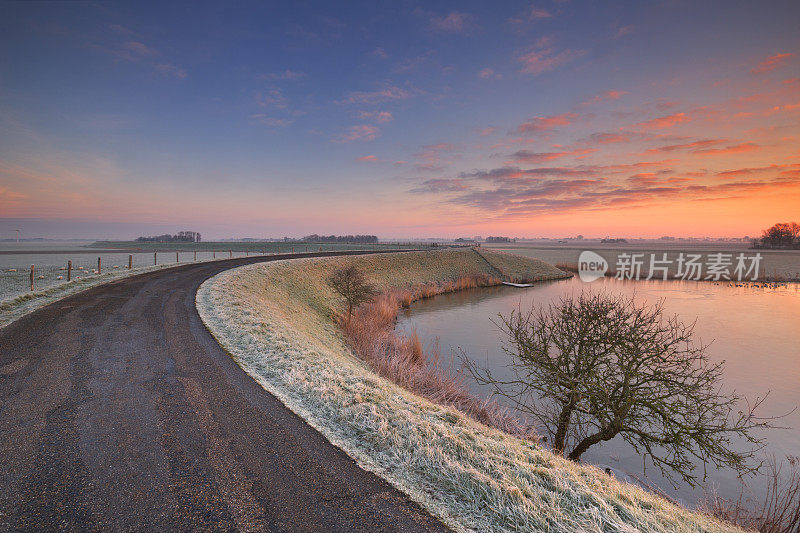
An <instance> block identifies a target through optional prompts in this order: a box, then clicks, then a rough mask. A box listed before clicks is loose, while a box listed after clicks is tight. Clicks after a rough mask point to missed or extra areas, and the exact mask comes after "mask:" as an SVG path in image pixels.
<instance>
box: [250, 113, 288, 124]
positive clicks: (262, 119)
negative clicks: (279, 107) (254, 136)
mask: <svg viewBox="0 0 800 533" xmlns="http://www.w3.org/2000/svg"><path fill="white" fill-rule="evenodd" d="M250 118H251V119H253V120H255V121H256V122H258V123H260V124H264V125H266V126H271V127H283V126H289V125H291V124H292V123H294V120H291V119H286V118H275V117H270V116H267V115H265V114H264V113H255V114H253V115H250Z"/></svg>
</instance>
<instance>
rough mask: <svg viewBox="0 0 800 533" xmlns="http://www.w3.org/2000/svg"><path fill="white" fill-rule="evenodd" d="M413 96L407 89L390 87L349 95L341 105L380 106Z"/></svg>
mask: <svg viewBox="0 0 800 533" xmlns="http://www.w3.org/2000/svg"><path fill="white" fill-rule="evenodd" d="M409 96H411V94H410V93H409V92H408V91H406V90H405V89H401V88H400V87H396V86H390V87H386V88H385V89H381V90H379V91H355V92H351V93H350V94H348V95H347V98H345V99H344V100H343V101H341V102H339V103H345V104H364V105H371V104H380V103H382V102H389V101H392V100H405V99H406V98H408V97H409Z"/></svg>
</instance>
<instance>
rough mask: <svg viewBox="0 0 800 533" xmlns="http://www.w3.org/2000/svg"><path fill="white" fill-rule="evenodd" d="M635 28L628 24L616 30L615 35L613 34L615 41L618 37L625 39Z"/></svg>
mask: <svg viewBox="0 0 800 533" xmlns="http://www.w3.org/2000/svg"><path fill="white" fill-rule="evenodd" d="M635 29H636V27H635V26H634V25H633V24H629V25H627V26H623V27H621V28H620V29H618V30H617V33H615V34H614V38H615V39H619V38H620V37H625V36H626V35H630V34H631V33H633V30H635Z"/></svg>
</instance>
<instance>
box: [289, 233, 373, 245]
mask: <svg viewBox="0 0 800 533" xmlns="http://www.w3.org/2000/svg"><path fill="white" fill-rule="evenodd" d="M303 242H346V243H358V244H375V243H377V242H378V237H376V236H375V235H317V234H316V233H315V234H314V235H306V236H305V237H303Z"/></svg>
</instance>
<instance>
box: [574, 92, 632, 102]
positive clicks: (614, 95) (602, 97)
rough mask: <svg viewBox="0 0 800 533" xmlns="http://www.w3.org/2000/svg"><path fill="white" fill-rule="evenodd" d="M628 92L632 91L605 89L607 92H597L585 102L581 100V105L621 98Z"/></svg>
mask: <svg viewBox="0 0 800 533" xmlns="http://www.w3.org/2000/svg"><path fill="white" fill-rule="evenodd" d="M626 94H630V93H628V91H614V90H609V91H605V92H602V93H600V94H596V95H594V96H592V97H591V98H589V99H588V100H586V101H585V102H581V105H594V104H599V103H601V102H607V101H609V100H619V99H620V98H622V97H623V96H625V95H626Z"/></svg>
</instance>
